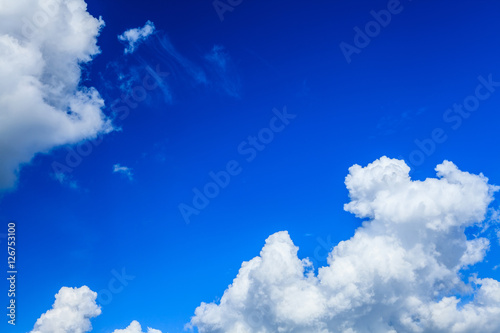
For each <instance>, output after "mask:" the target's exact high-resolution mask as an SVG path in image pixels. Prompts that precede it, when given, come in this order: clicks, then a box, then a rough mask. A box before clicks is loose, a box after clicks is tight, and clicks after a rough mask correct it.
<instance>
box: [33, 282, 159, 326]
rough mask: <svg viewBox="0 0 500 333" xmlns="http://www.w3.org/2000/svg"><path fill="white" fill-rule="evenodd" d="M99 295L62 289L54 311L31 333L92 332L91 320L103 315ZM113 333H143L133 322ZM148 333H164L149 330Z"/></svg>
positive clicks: (76, 289) (46, 313) (85, 287)
mask: <svg viewBox="0 0 500 333" xmlns="http://www.w3.org/2000/svg"><path fill="white" fill-rule="evenodd" d="M96 297H97V293H96V292H93V291H92V290H90V289H89V288H88V287H87V286H83V287H80V288H68V287H62V288H61V290H59V292H58V293H57V294H56V300H55V302H54V304H53V305H52V309H50V310H48V311H47V312H45V313H44V314H42V316H41V317H40V318H39V319H38V320H37V321H36V324H35V327H34V328H33V330H32V331H31V332H30V333H84V332H90V331H91V330H92V325H91V323H90V319H91V318H94V317H97V316H99V315H100V314H101V308H100V307H99V306H98V305H97V304H96V302H95V300H96ZM113 333H143V332H142V328H141V325H140V324H139V323H138V322H137V321H135V320H134V321H133V322H132V323H131V324H130V325H129V326H128V327H127V328H125V329H117V330H114V331H113ZM146 333H162V332H161V331H159V330H156V329H153V328H149V327H148V330H147V332H146Z"/></svg>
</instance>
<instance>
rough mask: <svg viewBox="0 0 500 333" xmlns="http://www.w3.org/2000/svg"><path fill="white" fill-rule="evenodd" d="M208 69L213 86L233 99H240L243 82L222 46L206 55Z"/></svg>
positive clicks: (214, 48) (217, 46) (215, 46)
mask: <svg viewBox="0 0 500 333" xmlns="http://www.w3.org/2000/svg"><path fill="white" fill-rule="evenodd" d="M204 58H205V62H206V65H207V66H206V68H207V71H208V72H209V73H211V79H212V84H213V85H214V86H215V87H216V88H217V89H219V90H222V91H223V92H224V93H226V94H227V95H229V96H231V97H235V98H239V97H240V94H241V82H240V78H239V76H238V74H237V71H236V66H235V64H234V62H233V60H232V58H231V57H230V56H229V53H228V52H227V51H226V49H225V48H224V47H223V46H221V45H214V47H213V48H212V50H211V51H210V52H209V53H207V54H206V55H205V57H204Z"/></svg>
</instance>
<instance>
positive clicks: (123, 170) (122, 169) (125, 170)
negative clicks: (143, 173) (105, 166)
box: [113, 164, 134, 180]
mask: <svg viewBox="0 0 500 333" xmlns="http://www.w3.org/2000/svg"><path fill="white" fill-rule="evenodd" d="M113 173H120V174H122V175H124V176H125V177H127V178H128V179H129V180H132V179H133V176H134V175H133V174H132V169H131V168H129V167H126V166H123V165H120V164H115V165H113Z"/></svg>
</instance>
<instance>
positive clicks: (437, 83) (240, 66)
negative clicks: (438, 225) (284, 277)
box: [0, 0, 500, 332]
mask: <svg viewBox="0 0 500 333" xmlns="http://www.w3.org/2000/svg"><path fill="white" fill-rule="evenodd" d="M35 2H36V1H35ZM221 2H223V3H224V4H226V5H228V3H229V1H228V2H224V1H221ZM86 3H87V4H88V7H87V11H88V13H89V14H90V15H92V16H93V17H96V18H98V17H102V20H103V21H104V22H105V26H103V27H102V28H101V30H100V35H99V36H98V37H97V45H98V46H99V47H100V53H99V54H97V53H96V54H95V55H93V56H92V60H91V61H88V62H86V63H85V64H81V66H82V72H81V82H80V85H81V86H83V87H95V89H96V90H97V91H98V92H99V94H100V96H101V98H102V100H103V101H104V103H105V106H103V107H102V108H101V110H102V113H103V114H104V115H105V117H107V118H108V119H110V121H111V123H112V127H113V130H109V131H108V133H104V134H102V135H101V138H100V139H98V140H93V141H92V138H91V136H87V137H81V140H77V139H71V140H69V139H68V141H67V142H63V143H62V144H53V145H51V146H47V147H46V148H44V149H42V150H40V151H37V153H36V154H35V156H34V157H33V158H32V159H30V161H29V162H28V163H24V162H23V163H22V167H20V168H19V170H20V171H19V173H18V177H17V182H16V185H14V186H11V187H10V188H9V189H6V190H5V191H4V193H3V194H2V197H1V201H0V220H1V221H2V229H3V230H1V231H0V233H5V232H6V230H7V223H8V222H9V221H11V220H15V221H16V222H17V238H18V241H17V258H18V270H19V274H18V281H17V283H18V285H17V286H18V293H17V302H18V310H17V311H18V313H17V314H18V322H17V324H16V326H15V328H12V327H11V326H10V325H8V324H7V323H6V321H5V320H2V322H1V324H0V327H2V331H3V330H4V329H7V331H8V332H10V331H12V332H29V331H30V330H31V329H33V325H34V324H35V322H36V320H37V318H39V317H40V314H42V313H44V312H45V311H47V310H48V309H50V307H51V306H52V303H53V302H54V295H55V294H56V293H57V292H58V291H59V289H60V288H61V287H62V286H68V287H80V286H83V285H86V286H88V287H89V288H90V289H91V290H93V291H95V292H98V294H99V296H98V298H97V302H98V304H100V305H101V307H102V315H100V316H98V317H96V318H94V319H92V326H93V332H112V331H113V330H114V329H117V328H125V327H127V326H128V325H129V324H130V322H131V321H132V320H137V321H139V322H140V323H141V324H142V325H143V326H144V327H146V326H147V327H153V328H155V329H158V330H161V331H162V332H181V331H183V329H184V325H185V324H186V323H188V322H189V321H190V319H191V317H192V316H193V315H194V310H195V309H196V307H198V306H199V305H200V303H201V302H208V303H210V302H213V301H217V300H220V298H221V297H222V294H223V292H224V290H226V288H227V286H228V285H229V284H231V283H232V281H233V279H234V278H235V277H236V275H237V274H238V270H239V269H240V266H241V263H242V262H243V261H247V260H250V259H251V258H253V257H255V256H257V255H258V254H259V251H260V250H261V249H262V246H263V245H264V241H265V239H266V238H267V237H268V236H269V235H271V234H273V233H275V232H278V231H282V230H287V231H288V233H289V234H290V237H291V239H293V242H294V244H295V245H297V246H298V247H299V252H298V256H299V258H305V257H309V258H311V260H312V261H313V263H314V265H315V268H316V271H317V268H318V267H320V266H324V265H326V264H327V262H326V252H327V251H329V250H331V248H332V247H333V246H335V245H337V243H338V242H340V241H342V240H347V239H349V238H351V237H352V236H353V235H354V233H355V230H356V228H358V227H360V226H361V222H362V220H363V219H359V218H356V217H355V216H354V215H353V214H351V213H349V212H346V211H344V207H343V205H344V203H348V202H349V201H350V200H349V196H348V190H347V189H346V185H345V184H344V181H345V177H346V175H347V174H348V173H349V167H351V166H352V165H354V164H359V165H361V166H366V165H367V164H368V163H371V162H373V161H375V160H377V159H378V158H380V157H381V156H384V155H385V156H388V157H391V158H398V159H404V160H405V161H406V163H407V164H408V165H409V166H410V167H411V172H410V176H411V177H412V179H414V180H424V179H426V178H427V177H435V174H436V172H435V171H434V168H435V167H436V165H437V164H440V163H442V162H443V160H449V161H453V163H455V164H456V165H457V166H458V168H459V169H460V170H464V171H468V172H470V173H472V174H479V173H483V174H484V175H485V176H486V177H488V178H489V183H490V184H500V171H499V170H498V167H497V165H496V163H498V162H499V157H498V153H497V150H498V146H499V144H500V137H499V136H498V131H497V127H498V121H500V116H499V113H498V111H499V110H500V66H499V63H498V59H499V56H500V45H499V43H500V40H499V38H498V34H497V31H498V30H499V28H500V22H499V21H498V19H497V16H498V15H497V13H498V10H499V9H500V4H498V3H496V2H494V1H482V2H477V1H472V0H470V1H469V0H467V1H460V2H451V1H447V2H440V3H435V2H431V1H422V0H414V1H407V0H402V1H401V2H400V4H399V6H398V7H397V10H396V9H395V10H394V11H395V12H397V13H394V14H391V19H390V22H389V23H388V24H387V25H386V26H385V27H381V26H380V25H379V31H377V32H371V34H372V35H373V37H368V38H369V39H370V40H369V43H367V45H363V46H364V47H357V46H356V44H355V42H356V41H355V38H356V34H357V32H356V30H354V28H355V27H359V28H360V29H361V30H362V31H364V29H365V27H366V24H367V23H369V22H370V21H373V20H374V17H373V15H372V14H371V13H370V12H371V11H375V12H379V11H380V10H386V9H387V8H388V5H389V6H393V5H394V6H395V3H393V1H389V2H388V1H385V0H384V1H334V2H332V1H319V2H315V3H303V2H289V1H288V2H285V1H272V2H264V1H247V0H243V1H238V2H236V1H234V3H238V4H237V5H236V6H231V8H232V11H229V10H228V11H225V12H224V13H223V14H221V15H222V17H223V20H221V19H220V16H219V15H218V13H217V10H216V9H215V8H214V5H213V3H212V2H211V1H193V2H185V1H184V2H179V1H177V2H174V1H158V0H148V1H121V2H120V3H119V4H117V3H116V2H115V1H109V0H107V1H104V0H101V1H96V0H86ZM391 3H392V4H391ZM0 4H2V1H0ZM394 8H396V7H394ZM1 11H2V9H1V7H0V12H1ZM148 21H150V22H152V24H154V27H155V30H154V33H152V34H151V35H149V36H147V37H145V38H144V40H143V41H141V42H140V43H138V44H137V45H136V48H135V49H134V51H133V52H129V53H125V52H124V50H125V48H126V47H127V42H126V41H120V40H119V39H118V36H119V35H121V34H122V33H124V31H126V30H129V29H133V28H141V27H143V26H144V25H145V23H146V22H148ZM0 28H1V27H0ZM343 42H344V43H347V44H350V45H352V46H353V47H357V50H358V52H357V53H353V54H351V55H349V56H348V57H347V58H349V59H347V58H346V56H345V54H344V53H343V52H342V48H341V47H340V45H341V43H343ZM358 46H359V45H358ZM0 54H1V52H0ZM0 57H1V56H0ZM485 82H486V83H485ZM487 82H489V83H487ZM496 82H498V83H496ZM478 87H479V88H478ZM478 91H479V92H480V96H484V98H483V97H482V98H478V97H477V96H478V95H477V94H478ZM134 94H135V95H134ZM471 96H472V97H471ZM474 96H476V97H475V98H474ZM125 99H127V100H128V102H127V101H125ZM475 101H476V102H477V103H478V104H477V105H475V104H474V103H475ZM464 103H472V104H470V105H471V106H468V107H470V108H471V109H474V111H471V112H469V111H467V110H465V111H462V115H461V114H460V113H458V112H455V111H448V110H449V109H450V108H451V109H452V110H453V108H454V104H464ZM287 113H288V114H289V118H286V116H283V115H284V114H285V115H286V114H287ZM451 117H454V118H451ZM271 124H275V125H276V126H278V127H279V130H276V128H278V127H276V128H275V129H273V127H272V126H273V125H271ZM269 129H271V130H269ZM4 130H5V131H6V129H4ZM23 133H24V134H23ZM29 133H30V131H29V130H26V132H22V133H20V134H19V133H18V135H27V136H28V135H30V134H29ZM259 135H260V138H261V139H259ZM269 135H272V136H271V137H270V136H269ZM89 137H90V139H89ZM5 138H9V137H8V136H3V137H2V139H5ZM252 138H254V139H255V138H257V140H261V141H265V143H263V142H260V145H259V146H254V147H253V148H251V146H252V144H251V142H252V140H253V139H252ZM262 138H264V140H263V139H262ZM16 140H17V139H16ZM16 140H12V141H11V140H9V141H8V142H3V143H2V146H1V147H0V151H2V152H4V153H5V154H7V152H8V151H9V150H8V149H3V148H2V147H4V146H8V145H11V144H12V145H14V146H15V144H16V143H15V142H17V141H16ZM245 148H246V149H247V150H246V153H242V151H243V150H244V149H245ZM14 149H15V148H14ZM252 149H253V150H252ZM250 150H252V151H253V152H250ZM75 152H76V153H75ZM82 152H83V153H82ZM75 156H77V157H76V160H73V162H75V161H76V162H75V163H74V165H71V166H69V165H68V163H67V162H68V158H73V159H74V158H75ZM250 156H252V158H251V159H250V158H249V157H250ZM7 158H8V157H5V159H7ZM249 160H250V161H249ZM228 163H229V165H231V167H229V168H230V169H232V170H233V171H234V175H229V177H227V179H228V181H229V182H228V184H227V186H225V187H224V188H220V186H219V187H218V189H217V192H218V193H217V195H214V197H213V198H208V199H207V200H205V201H208V202H209V203H208V205H206V207H203V208H199V207H198V208H196V207H194V206H193V199H194V198H195V193H196V191H197V190H200V191H203V190H204V188H205V186H207V184H208V183H210V182H212V181H213V179H212V177H211V175H210V174H211V172H212V173H220V172H221V171H223V170H226V172H227V169H228ZM55 165H57V166H59V167H60V166H61V165H62V166H64V167H63V169H57V170H56V169H55V168H56V167H55ZM115 166H116V167H115ZM235 170H237V171H235ZM56 171H57V172H59V173H57V172H56ZM227 174H228V173H226V176H227ZM193 189H195V190H194V191H193ZM181 204H185V205H189V206H190V207H192V208H193V209H194V210H196V212H197V213H196V214H188V215H189V217H188V218H186V214H184V215H183V213H182V212H181V210H180V208H179V205H181ZM201 206H203V204H201ZM201 206H200V207H201ZM490 207H491V208H498V201H493V202H492V203H491V204H490ZM493 220H494V219H492V221H493ZM491 223H494V222H491ZM496 230H497V229H495V226H492V227H490V228H489V229H488V230H487V231H486V232H485V233H484V234H485V235H486V237H487V238H489V239H490V242H491V244H490V246H489V251H488V254H487V255H486V257H485V258H484V260H482V261H481V262H479V263H478V264H476V265H475V266H473V267H471V268H470V270H469V272H477V273H478V275H479V276H480V277H489V278H492V279H497V280H498V279H500V269H493V268H494V267H495V266H496V265H498V256H499V254H500V249H499V241H498V237H497V236H496V234H495V233H496ZM467 234H468V235H469V236H470V237H473V236H472V234H473V231H470V230H469V231H467ZM1 241H2V244H5V238H2V239H1ZM2 246H3V245H2ZM2 252H5V251H2ZM2 258H4V259H2V260H3V261H4V262H5V260H6V258H5V253H4V254H3V255H2ZM117 272H118V273H120V272H121V273H120V274H122V273H123V272H126V275H128V276H129V280H124V281H125V284H126V285H125V284H124V283H118V284H115V285H116V286H118V287H123V288H118V289H119V291H116V292H110V287H109V285H110V282H111V283H115V282H116V280H113V279H115V275H116V274H118V273H117ZM132 277H133V278H132ZM112 281H115V282H112ZM120 284H121V285H120ZM2 288H5V289H6V288H7V284H6V283H5V281H4V283H3V284H2ZM106 295H111V299H109V301H107V300H105V297H106ZM4 300H5V298H4ZM99 301H100V303H99ZM104 303H105V304H104ZM4 319H5V318H4ZM206 332H209V330H207V331H206ZM214 332H215V331H214Z"/></svg>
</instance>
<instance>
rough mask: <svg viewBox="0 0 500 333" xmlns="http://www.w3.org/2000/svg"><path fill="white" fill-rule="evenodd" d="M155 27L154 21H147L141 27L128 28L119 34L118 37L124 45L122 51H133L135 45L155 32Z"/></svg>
mask: <svg viewBox="0 0 500 333" xmlns="http://www.w3.org/2000/svg"><path fill="white" fill-rule="evenodd" d="M155 29H156V28H155V25H154V23H153V22H151V21H147V22H146V24H145V25H144V26H143V27H142V28H134V29H129V30H127V31H125V32H124V33H123V34H121V35H119V36H118V39H119V40H120V41H122V42H124V43H125V45H126V47H125V51H124V52H125V53H133V52H134V51H135V49H136V47H137V46H139V45H140V44H141V43H142V42H144V41H145V40H146V39H147V38H148V37H149V36H150V35H152V34H153V33H154V32H155Z"/></svg>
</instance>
